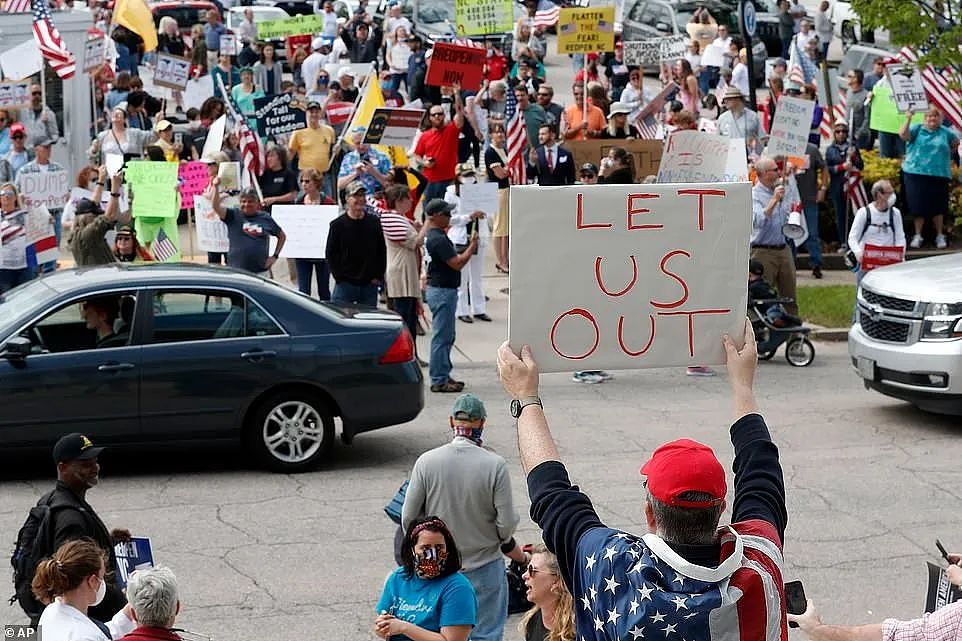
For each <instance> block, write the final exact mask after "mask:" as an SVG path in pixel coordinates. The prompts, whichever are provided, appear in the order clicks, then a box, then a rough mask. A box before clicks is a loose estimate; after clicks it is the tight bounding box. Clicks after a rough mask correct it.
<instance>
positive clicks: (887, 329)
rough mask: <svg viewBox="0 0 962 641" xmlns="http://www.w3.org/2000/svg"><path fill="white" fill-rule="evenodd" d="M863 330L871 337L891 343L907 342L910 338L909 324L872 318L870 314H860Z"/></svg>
mask: <svg viewBox="0 0 962 641" xmlns="http://www.w3.org/2000/svg"><path fill="white" fill-rule="evenodd" d="M859 316H860V319H859V320H860V322H861V324H862V331H864V332H865V333H866V334H867V335H868V336H869V337H871V338H874V339H876V340H880V341H889V342H890V343H906V342H908V340H909V325H908V324H907V323H896V322H894V321H890V320H877V321H876V320H872V319H871V318H869V316H868V314H866V313H865V312H862V313H860V314H859Z"/></svg>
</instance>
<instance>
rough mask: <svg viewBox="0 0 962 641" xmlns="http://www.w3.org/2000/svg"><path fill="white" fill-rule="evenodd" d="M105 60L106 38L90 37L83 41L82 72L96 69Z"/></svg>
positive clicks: (102, 64)
mask: <svg viewBox="0 0 962 641" xmlns="http://www.w3.org/2000/svg"><path fill="white" fill-rule="evenodd" d="M106 60H107V38H105V37H103V36H101V37H100V38H91V39H90V40H88V41H87V42H85V43H84V73H90V72H91V71H97V70H98V69H100V68H101V67H103V66H104V62H106Z"/></svg>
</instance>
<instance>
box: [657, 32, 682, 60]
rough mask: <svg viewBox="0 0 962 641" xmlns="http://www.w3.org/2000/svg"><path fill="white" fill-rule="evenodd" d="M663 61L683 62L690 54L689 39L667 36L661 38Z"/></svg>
mask: <svg viewBox="0 0 962 641" xmlns="http://www.w3.org/2000/svg"><path fill="white" fill-rule="evenodd" d="M660 41H661V59H662V61H663V62H672V61H675V60H681V59H682V58H684V57H685V54H686V53H688V45H687V44H686V43H687V41H688V38H687V37H686V36H667V37H665V38H660Z"/></svg>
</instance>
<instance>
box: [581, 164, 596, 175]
mask: <svg viewBox="0 0 962 641" xmlns="http://www.w3.org/2000/svg"><path fill="white" fill-rule="evenodd" d="M578 173H582V174H591V175H592V176H597V175H598V168H597V167H595V166H594V164H593V163H590V162H586V163H585V164H583V165H581V169H579V170H578Z"/></svg>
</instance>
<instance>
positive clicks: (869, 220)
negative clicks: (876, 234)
mask: <svg viewBox="0 0 962 641" xmlns="http://www.w3.org/2000/svg"><path fill="white" fill-rule="evenodd" d="M871 224H872V203H869V204H867V205H865V226H864V227H862V233H861V234H859V236H858V241H859V242H862V239H863V238H865V234H866V232H868V228H869V226H870V225H871Z"/></svg>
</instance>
